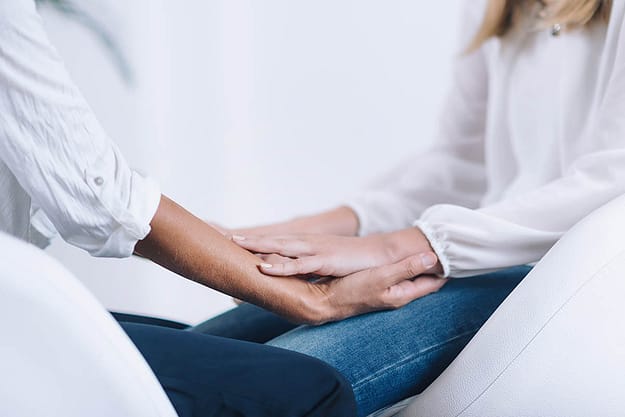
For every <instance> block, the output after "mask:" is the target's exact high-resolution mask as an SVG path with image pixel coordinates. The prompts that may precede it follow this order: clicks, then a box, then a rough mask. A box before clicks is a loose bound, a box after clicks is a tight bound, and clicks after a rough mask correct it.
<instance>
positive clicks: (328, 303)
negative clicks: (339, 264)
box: [301, 283, 337, 325]
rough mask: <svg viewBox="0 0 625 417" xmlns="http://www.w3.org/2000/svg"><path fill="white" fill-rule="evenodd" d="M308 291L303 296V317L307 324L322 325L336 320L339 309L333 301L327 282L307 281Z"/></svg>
mask: <svg viewBox="0 0 625 417" xmlns="http://www.w3.org/2000/svg"><path fill="white" fill-rule="evenodd" d="M307 284H308V285H307V292H306V294H305V295H304V296H303V297H302V302H301V305H302V306H303V312H302V316H303V317H302V318H303V320H304V321H305V322H306V324H310V325H320V324H324V323H327V322H330V321H334V320H335V318H336V317H337V311H336V308H335V306H334V304H333V303H332V296H331V294H330V291H329V287H328V286H327V285H325V284H313V283H307Z"/></svg>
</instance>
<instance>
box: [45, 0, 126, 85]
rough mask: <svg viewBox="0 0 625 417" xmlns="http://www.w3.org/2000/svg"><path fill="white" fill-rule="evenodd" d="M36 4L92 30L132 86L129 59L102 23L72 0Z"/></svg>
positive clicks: (56, 0) (55, 0)
mask: <svg viewBox="0 0 625 417" xmlns="http://www.w3.org/2000/svg"><path fill="white" fill-rule="evenodd" d="M35 2H36V3H37V5H38V6H39V5H44V4H46V5H49V6H51V7H53V8H55V9H56V10H58V11H59V12H60V13H61V14H64V15H66V16H68V17H69V18H71V19H73V20H74V21H76V22H77V23H79V24H80V25H82V26H84V27H85V28H87V29H88V30H90V31H91V32H92V33H93V35H94V36H95V37H96V39H97V40H98V41H99V42H100V44H101V45H102V46H103V47H104V49H105V50H106V52H107V54H108V55H109V56H110V58H111V59H112V61H113V64H114V65H115V67H116V68H117V70H118V72H119V74H120V75H121V77H122V78H123V79H124V81H125V82H126V83H127V84H132V82H133V72H132V68H131V67H130V65H129V63H128V59H127V58H126V56H125V54H124V52H123V50H122V48H121V47H120V45H119V44H118V42H117V40H116V39H115V37H114V36H113V35H112V34H111V32H109V30H108V29H107V28H106V27H105V26H104V24H103V23H102V22H100V21H99V20H98V19H96V18H95V17H93V16H92V15H90V14H89V13H87V12H86V11H84V10H82V9H81V8H80V7H78V6H77V5H76V4H75V2H73V1H71V0H35Z"/></svg>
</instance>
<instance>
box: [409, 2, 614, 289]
mask: <svg viewBox="0 0 625 417" xmlns="http://www.w3.org/2000/svg"><path fill="white" fill-rule="evenodd" d="M622 6H623V5H620V4H619V5H617V4H615V9H614V11H613V14H612V17H611V20H612V21H611V23H610V27H609V28H608V31H607V35H606V39H605V43H604V50H605V53H604V55H603V57H602V59H601V62H597V63H595V64H593V65H596V66H597V67H600V73H599V77H598V82H597V87H596V90H595V92H596V94H595V95H594V101H595V103H596V104H595V105H593V106H592V110H591V115H590V117H589V120H590V121H589V123H588V124H587V125H586V127H587V128H586V129H585V130H584V132H583V133H582V134H581V140H580V141H579V142H580V143H584V144H585V145H584V146H586V147H587V148H588V149H589V150H588V151H587V152H585V153H583V154H581V155H579V156H578V157H576V158H575V159H573V161H572V162H571V163H570V164H568V166H567V167H566V169H565V170H564V171H563V174H562V175H561V176H559V177H557V178H555V179H553V180H551V181H549V182H547V183H545V184H543V185H541V186H539V187H536V188H534V189H531V190H529V191H526V192H523V193H519V194H512V195H508V196H506V197H504V198H503V199H501V200H499V201H497V202H495V203H493V204H490V205H487V206H484V207H482V208H479V209H470V208H467V207H461V206H459V205H454V204H441V205H435V206H433V207H431V208H429V209H428V210H426V211H425V212H424V213H423V215H422V216H421V218H420V219H419V221H417V223H416V225H417V226H419V227H420V228H421V229H422V230H423V232H424V233H425V234H426V236H427V237H428V239H429V240H430V242H431V243H432V245H433V247H434V249H435V250H436V252H437V254H438V256H439V258H440V260H441V262H442V264H443V267H444V270H445V275H451V276H454V277H462V276H470V275H476V274H479V273H482V272H486V271H491V270H495V269H499V268H505V267H509V266H513V265H521V264H526V263H532V262H536V261H538V260H540V258H541V257H542V256H543V255H544V254H545V253H546V252H547V251H548V250H549V249H550V248H551V246H552V245H553V244H554V243H555V242H556V241H557V240H558V239H559V238H560V237H561V236H562V235H563V234H564V233H565V232H566V231H567V230H569V229H570V228H571V227H572V226H573V225H574V224H575V223H577V222H578V221H580V220H581V219H583V218H584V217H585V216H587V215H588V214H590V213H591V212H592V211H593V210H595V209H597V208H599V207H600V206H602V205H603V204H605V203H607V202H609V201H610V200H612V199H614V198H615V197H617V196H619V195H621V194H623V193H625V117H623V115H625V25H624V24H623V14H624V13H623V10H624V8H623V7H622ZM565 139H566V138H565ZM598 232H599V231H598ZM597 238H600V234H598V236H597ZM589 245H592V242H589Z"/></svg>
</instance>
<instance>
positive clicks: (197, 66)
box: [43, 0, 469, 323]
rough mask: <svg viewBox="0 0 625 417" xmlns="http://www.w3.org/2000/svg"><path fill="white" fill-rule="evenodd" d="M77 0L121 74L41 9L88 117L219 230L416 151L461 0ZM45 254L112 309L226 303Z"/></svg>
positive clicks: (316, 202) (202, 307) (195, 289)
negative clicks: (127, 70) (126, 76)
mask: <svg viewBox="0 0 625 417" xmlns="http://www.w3.org/2000/svg"><path fill="white" fill-rule="evenodd" d="M78 3H79V4H81V5H83V6H84V7H86V8H88V9H89V10H91V11H93V12H94V13H95V14H97V16H99V18H100V19H101V20H102V21H103V22H105V23H106V24H107V25H108V26H109V27H110V28H111V30H112V31H113V32H114V33H115V35H116V36H117V38H118V39H119V40H120V43H121V44H122V45H123V47H124V48H125V51H126V52H127V55H128V57H129V59H130V62H131V65H132V67H133V68H134V71H135V76H136V80H135V83H134V85H133V86H132V87H130V88H129V87H127V86H125V85H124V83H123V82H122V81H121V79H120V77H119V76H118V74H117V73H116V72H115V69H114V67H113V66H112V64H111V63H110V62H109V60H108V59H107V56H106V55H105V54H104V53H103V52H102V49H101V48H100V47H99V45H98V44H97V42H96V41H95V40H94V39H93V37H92V36H91V35H90V34H89V33H88V32H87V31H85V30H84V29H83V28H81V27H80V26H78V25H76V24H74V23H71V22H69V21H68V20H67V19H66V18H64V17H60V16H59V15H58V14H56V13H55V12H52V11H50V10H44V13H43V14H44V18H45V21H46V25H47V27H48V30H49V33H50V36H51V38H52V40H53V42H54V43H55V44H56V46H57V47H58V49H59V51H60V52H61V54H62V55H63V57H64V58H65V59H66V63H67V66H68V69H69V70H70V72H71V73H72V74H73V76H74V78H75V80H76V82H77V83H78V84H79V85H80V87H81V88H82V89H83V91H84V93H85V95H86V96H87V98H88V100H89V101H90V103H91V104H92V106H93V108H94V110H95V112H96V113H97V115H98V116H99V118H100V120H101V122H102V123H103V124H104V126H105V127H106V128H107V130H108V132H109V133H110V135H111V136H112V137H113V138H114V140H115V141H116V142H117V143H118V144H119V145H120V147H121V148H122V150H124V151H125V153H126V155H127V158H128V159H129V161H130V162H131V164H132V165H133V166H135V167H136V168H137V169H139V170H141V171H144V172H148V173H150V174H151V175H152V176H154V177H155V178H157V179H158V180H159V181H160V182H161V184H162V188H163V191H164V192H165V193H166V194H168V195H170V196H172V197H173V198H174V199H176V200H178V201H179V202H180V203H182V204H183V205H184V206H186V207H187V208H188V209H190V210H191V211H193V212H194V213H195V214H197V215H199V216H201V217H204V218H207V219H210V220H213V221H217V222H219V223H222V224H224V225H228V226H241V225H249V224H257V223H262V222H269V221H275V220H280V219H284V218H287V217H292V216H295V215H299V214H303V213H309V212H315V211H318V210H320V209H323V208H327V207H332V206H334V205H336V204H338V203H341V202H342V201H344V200H345V199H347V198H348V197H349V196H350V195H353V194H354V193H357V192H358V190H359V189H362V188H363V186H364V185H365V184H366V183H367V181H368V180H370V179H371V178H372V177H373V176H374V175H375V173H376V172H378V171H381V170H384V169H387V168H388V167H390V166H392V164H393V163H394V162H396V161H397V160H399V159H401V158H402V157H405V156H406V153H408V152H414V151H417V150H418V149H420V148H422V147H423V146H425V145H427V144H428V143H429V142H430V140H431V138H432V136H433V132H434V130H435V126H436V120H437V117H438V114H437V113H438V109H439V105H440V102H441V99H442V97H443V95H444V93H445V92H446V89H447V87H448V76H449V73H450V68H449V63H450V60H451V59H452V57H453V54H454V53H456V52H457V50H456V40H457V22H458V19H459V17H458V15H459V10H458V9H459V5H460V0H446V1H436V2H435V1H428V2H425V1H414V0H391V1H388V0H387V1H383V0H315V1H299V0H210V1H208V0H185V1H174V0H131V1H122V0H108V1H107V0H91V1H87V0H83V1H79V2H78ZM466 36H467V37H468V36H469V34H467V35H466ZM415 163H417V162H415ZM50 251H51V252H52V253H53V254H54V255H55V256H56V257H58V258H60V259H61V260H62V262H64V263H65V264H66V265H67V266H68V267H69V268H70V269H71V270H73V271H74V272H75V273H76V275H77V276H79V277H80V278H81V279H82V280H83V281H84V282H85V283H86V284H87V286H88V287H89V288H90V289H92V291H94V292H95V293H96V295H97V296H98V297H99V298H100V299H101V300H102V301H103V303H104V304H105V305H106V306H107V307H108V308H111V309H115V310H118V311H127V312H140V313H144V314H151V315H155V316H159V317H165V318H170V319H175V320H181V321H184V322H188V323H194V322H197V321H200V320H202V319H204V318H207V317H210V316H212V315H214V314H216V313H218V312H220V311H223V310H225V309H227V308H229V307H231V306H232V303H231V301H230V300H229V298H228V297H225V296H223V295H220V294H217V293H215V292H213V291H211V290H208V289H206V288H203V287H201V286H199V285H197V284H193V283H190V282H186V281H185V280H183V279H180V278H178V277H176V276H174V275H173V274H170V273H168V272H166V271H163V270H161V269H160V268H158V267H156V266H153V265H150V264H149V263H147V262H145V261H142V260H139V259H129V260H123V261H119V260H103V259H92V258H90V257H89V256H88V255H86V254H84V253H82V252H81V251H79V250H76V249H73V248H70V247H68V246H67V245H66V244H64V243H63V242H55V243H54V245H53V246H52V248H51V249H50Z"/></svg>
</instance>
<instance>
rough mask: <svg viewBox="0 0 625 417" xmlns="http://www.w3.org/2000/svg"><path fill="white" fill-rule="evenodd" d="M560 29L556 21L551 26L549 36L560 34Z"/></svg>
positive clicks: (560, 26)
mask: <svg viewBox="0 0 625 417" xmlns="http://www.w3.org/2000/svg"><path fill="white" fill-rule="evenodd" d="M561 31H562V25H561V24H559V23H556V24H555V25H553V26H552V27H551V36H560V32H561Z"/></svg>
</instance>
